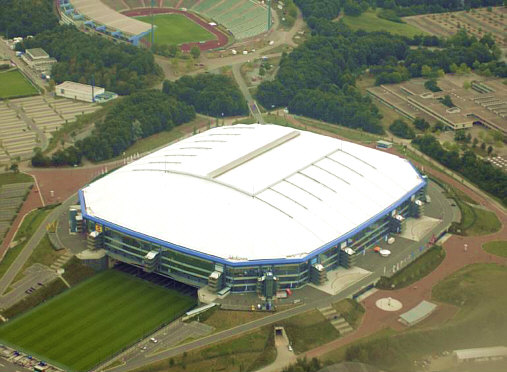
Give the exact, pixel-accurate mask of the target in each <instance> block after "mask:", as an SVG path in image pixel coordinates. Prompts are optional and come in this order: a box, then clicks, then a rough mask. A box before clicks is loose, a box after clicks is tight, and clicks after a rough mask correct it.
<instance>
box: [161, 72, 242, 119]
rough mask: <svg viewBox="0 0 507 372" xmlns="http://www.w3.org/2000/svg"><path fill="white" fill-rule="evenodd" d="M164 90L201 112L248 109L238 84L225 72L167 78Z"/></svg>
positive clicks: (237, 112)
mask: <svg viewBox="0 0 507 372" xmlns="http://www.w3.org/2000/svg"><path fill="white" fill-rule="evenodd" d="M162 91H163V92H164V93H165V94H167V95H168V96H170V97H174V98H175V99H179V100H181V101H183V102H185V103H186V104H188V105H192V106H194V108H195V111H197V112H198V113H201V114H204V115H209V116H214V117H222V116H238V115H245V114H247V113H248V106H247V104H246V101H245V99H244V98H243V95H242V94H241V92H240V90H239V88H238V86H237V85H236V84H235V83H234V81H233V80H232V79H231V78H230V77H228V76H225V75H215V74H199V75H196V76H183V77H182V78H181V79H178V80H176V81H175V82H172V81H168V80H166V81H164V85H163V88H162Z"/></svg>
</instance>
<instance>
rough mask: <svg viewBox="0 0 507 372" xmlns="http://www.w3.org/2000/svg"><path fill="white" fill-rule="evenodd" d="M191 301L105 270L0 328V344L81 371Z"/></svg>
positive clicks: (149, 329) (146, 331)
mask: <svg viewBox="0 0 507 372" xmlns="http://www.w3.org/2000/svg"><path fill="white" fill-rule="evenodd" d="M194 304H195V300H194V299H193V298H191V297H188V296H184V295H182V294H180V293H178V292H175V291H172V290H168V289H166V288H163V287H159V286H157V285H155V284H152V283H150V282H147V281H144V280H141V279H138V278H135V277H133V276H131V275H128V274H125V273H122V272H119V271H116V270H108V271H105V272H102V273H100V274H98V275H95V276H94V277H92V278H90V279H89V280H87V281H85V282H83V283H82V284H80V285H78V286H76V287H75V288H73V289H70V290H68V291H66V292H64V293H63V294H61V295H59V296H57V297H55V298H54V299H52V300H50V301H48V302H46V303H45V304H43V305H40V306H38V307H36V308H35V309H33V310H31V311H29V312H27V313H25V314H23V315H21V316H19V317H17V318H15V319H13V320H11V321H9V322H8V323H6V324H5V325H3V326H2V327H0V340H2V341H3V342H5V343H6V344H11V345H13V346H17V347H18V348H20V349H23V350H24V351H27V352H30V353H31V354H32V355H37V356H39V357H41V358H42V359H44V360H47V361H53V362H56V363H58V364H60V365H63V366H65V367H67V369H70V370H73V371H86V370H88V369H90V368H92V367H93V366H95V365H96V364H98V363H99V362H101V361H104V360H105V359H107V358H108V357H109V356H111V355H112V354H114V353H116V352H118V351H120V350H121V349H123V348H124V347H126V346H128V345H130V344H132V343H134V342H135V341H137V340H139V339H140V338H142V337H143V336H145V335H148V334H149V333H150V332H152V331H153V330H155V329H156V328H157V327H158V326H160V325H161V324H163V323H168V322H170V321H171V320H173V319H175V318H176V317H178V316H179V315H181V314H182V313H183V312H185V311H186V310H188V309H189V308H191V307H192V306H193V305H194Z"/></svg>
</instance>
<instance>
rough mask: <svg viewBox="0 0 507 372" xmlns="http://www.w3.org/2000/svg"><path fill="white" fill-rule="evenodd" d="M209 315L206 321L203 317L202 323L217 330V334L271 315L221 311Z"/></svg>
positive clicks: (215, 310) (211, 312)
mask: <svg viewBox="0 0 507 372" xmlns="http://www.w3.org/2000/svg"><path fill="white" fill-rule="evenodd" d="M209 313H210V314H209V315H207V316H206V318H205V319H203V317H201V319H200V321H201V322H202V323H204V324H207V325H209V326H212V327H214V328H215V332H218V331H223V330H224V329H229V328H232V327H236V326H238V325H241V324H245V323H248V322H251V321H253V320H256V319H260V318H263V317H265V316H266V315H270V313H267V312H261V311H259V312H254V311H232V310H220V309H213V310H211V311H209Z"/></svg>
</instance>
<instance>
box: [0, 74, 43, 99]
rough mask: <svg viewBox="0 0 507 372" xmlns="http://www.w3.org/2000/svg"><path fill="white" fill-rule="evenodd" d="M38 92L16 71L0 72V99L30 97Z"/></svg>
mask: <svg viewBox="0 0 507 372" xmlns="http://www.w3.org/2000/svg"><path fill="white" fill-rule="evenodd" d="M38 93H39V92H38V91H37V89H35V88H34V86H33V85H32V84H31V83H30V82H29V81H28V80H27V79H26V78H25V77H24V76H23V75H22V74H21V72H19V71H18V70H9V71H6V72H0V99H3V98H11V97H21V96H31V95H35V94H38Z"/></svg>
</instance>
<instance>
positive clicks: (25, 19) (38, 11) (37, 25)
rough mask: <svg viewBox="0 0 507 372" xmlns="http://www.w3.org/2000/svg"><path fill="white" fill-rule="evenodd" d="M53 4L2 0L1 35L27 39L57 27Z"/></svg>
mask: <svg viewBox="0 0 507 372" xmlns="http://www.w3.org/2000/svg"><path fill="white" fill-rule="evenodd" d="M53 4H54V1H53V0H21V1H20V0H0V34H3V35H4V36H6V37H7V38H12V37H15V36H21V37H25V36H28V35H36V34H38V33H39V32H42V31H44V30H49V29H52V28H54V27H56V26H57V25H58V18H57V17H56V15H55V13H53Z"/></svg>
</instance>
